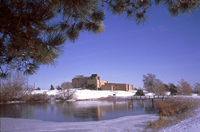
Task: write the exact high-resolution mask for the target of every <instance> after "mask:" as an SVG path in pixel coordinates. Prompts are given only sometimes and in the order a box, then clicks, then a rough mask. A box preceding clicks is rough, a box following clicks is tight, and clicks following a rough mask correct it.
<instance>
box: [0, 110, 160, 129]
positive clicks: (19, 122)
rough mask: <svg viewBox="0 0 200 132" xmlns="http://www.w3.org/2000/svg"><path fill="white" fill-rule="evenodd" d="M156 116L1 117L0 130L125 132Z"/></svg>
mask: <svg viewBox="0 0 200 132" xmlns="http://www.w3.org/2000/svg"><path fill="white" fill-rule="evenodd" d="M156 119H158V116H157V115H155V114H152V115H138V116H126V117H120V118H117V119H112V120H103V121H91V122H61V123H59V122H46V121H41V120H33V119H16V118H2V119H1V125H2V126H1V132H126V131H141V130H142V129H143V126H144V125H147V124H148V121H149V120H152V121H153V120H156Z"/></svg>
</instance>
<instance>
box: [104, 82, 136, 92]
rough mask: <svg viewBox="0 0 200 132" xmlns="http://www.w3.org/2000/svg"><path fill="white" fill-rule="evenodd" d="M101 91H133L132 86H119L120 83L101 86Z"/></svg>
mask: <svg viewBox="0 0 200 132" xmlns="http://www.w3.org/2000/svg"><path fill="white" fill-rule="evenodd" d="M101 90H111V91H117V90H122V91H129V90H133V85H130V84H121V83H106V84H105V85H102V87H101Z"/></svg>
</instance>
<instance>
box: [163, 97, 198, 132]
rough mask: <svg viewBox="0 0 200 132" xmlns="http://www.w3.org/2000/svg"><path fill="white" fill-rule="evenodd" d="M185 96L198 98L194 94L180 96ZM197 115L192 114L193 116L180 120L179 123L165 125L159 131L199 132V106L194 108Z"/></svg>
mask: <svg viewBox="0 0 200 132" xmlns="http://www.w3.org/2000/svg"><path fill="white" fill-rule="evenodd" d="M182 97H187V98H191V97H192V98H199V99H200V96H197V95H194V96H182ZM196 112H197V113H198V114H197V115H194V116H193V117H190V118H188V119H186V120H183V121H181V122H180V123H178V124H176V125H172V126H170V127H167V128H166V129H164V130H161V131H160V132H200V107H199V108H198V109H196Z"/></svg>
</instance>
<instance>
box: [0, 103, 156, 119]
mask: <svg viewBox="0 0 200 132" xmlns="http://www.w3.org/2000/svg"><path fill="white" fill-rule="evenodd" d="M157 113H158V111H157V109H156V108H155V107H154V106H152V102H151V101H133V102H132V101H76V102H43V103H41V102H40V103H18V104H2V105H1V112H0V115H1V117H10V118H24V119H38V120H43V121H53V122H80V121H99V120H108V119H115V118H118V117H123V116H130V115H144V114H157Z"/></svg>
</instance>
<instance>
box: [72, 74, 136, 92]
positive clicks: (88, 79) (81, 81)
mask: <svg viewBox="0 0 200 132" xmlns="http://www.w3.org/2000/svg"><path fill="white" fill-rule="evenodd" d="M72 85H73V86H74V88H83V87H87V86H89V85H95V89H96V90H100V89H101V90H111V91H114V90H122V91H129V90H133V85H130V84H120V83H109V82H108V81H103V80H101V78H100V77H99V76H98V75H97V74H92V75H91V76H83V75H78V76H76V77H74V78H73V79H72Z"/></svg>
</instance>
